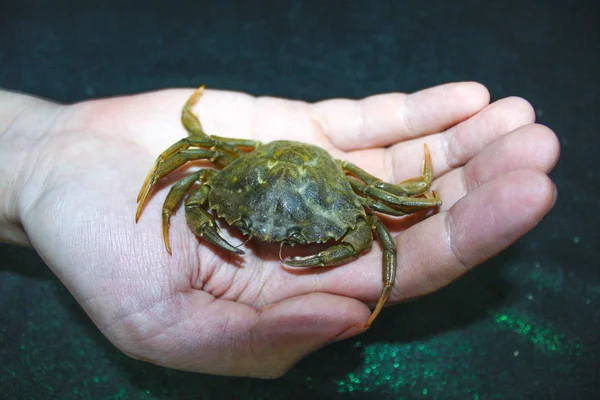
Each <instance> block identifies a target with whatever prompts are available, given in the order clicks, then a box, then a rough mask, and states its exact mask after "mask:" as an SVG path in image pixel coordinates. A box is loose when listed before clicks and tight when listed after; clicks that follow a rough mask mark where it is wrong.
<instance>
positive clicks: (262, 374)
mask: <svg viewBox="0 0 600 400" xmlns="http://www.w3.org/2000/svg"><path fill="white" fill-rule="evenodd" d="M209 298H210V300H209ZM182 307H183V308H184V309H183V311H182V320H181V321H180V322H179V323H178V324H177V325H175V326H173V327H170V328H169V329H167V330H166V331H165V332H164V333H163V334H161V335H155V336H153V337H152V339H151V341H154V343H151V341H148V340H146V341H144V343H145V344H146V345H149V344H150V345H152V346H154V347H155V349H160V351H161V353H162V356H159V357H156V356H154V358H153V359H150V360H149V361H153V362H155V363H157V364H161V365H165V366H169V367H171V368H177V369H181V370H187V371H194V372H204V373H211V374H217V375H229V376H251V377H259V378H276V377H278V376H281V375H282V374H283V373H285V372H286V371H287V370H288V369H289V368H291V367H292V366H293V365H294V364H295V363H296V362H298V361H299V360H300V359H302V358H303V357H305V356H306V355H308V354H309V353H311V352H313V351H315V350H317V349H318V348H320V347H322V346H324V345H325V344H327V343H330V342H332V341H336V340H341V339H344V338H347V337H350V336H353V335H356V334H358V333H360V332H362V329H361V328H360V327H362V326H363V325H364V323H365V321H366V320H367V319H368V317H369V310H368V308H367V307H366V306H365V305H364V304H363V303H361V302H360V301H357V300H355V299H350V298H345V297H340V296H335V295H330V294H323V293H311V294H308V295H305V296H299V297H294V298H290V299H286V300H282V301H281V302H279V303H275V304H272V305H269V306H267V307H264V308H263V309H261V310H260V311H257V310H256V309H254V308H253V307H250V306H248V305H244V304H240V303H235V302H231V301H227V300H219V299H217V300H214V299H213V298H212V296H209V295H208V294H206V293H204V292H201V291H197V290H194V291H192V292H189V293H186V294H185V302H184V303H183V304H182ZM146 353H147V354H156V350H150V351H147V352H146ZM135 356H136V355H134V357H135ZM138 358H140V357H139V356H138ZM141 358H145V359H147V360H148V358H147V357H143V356H142V357H141Z"/></svg>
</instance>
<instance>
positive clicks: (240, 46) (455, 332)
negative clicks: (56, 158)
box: [0, 0, 600, 400]
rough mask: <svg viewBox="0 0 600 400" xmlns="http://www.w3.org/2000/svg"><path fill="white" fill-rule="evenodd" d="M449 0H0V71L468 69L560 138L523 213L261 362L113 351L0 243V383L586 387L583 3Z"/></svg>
mask: <svg viewBox="0 0 600 400" xmlns="http://www.w3.org/2000/svg"><path fill="white" fill-rule="evenodd" d="M246 3H251V4H252V5H251V6H248V5H245V4H246ZM452 3H453V2H447V1H443V0H434V1H427V2H419V1H410V2H402V1H372V2H370V1H325V0H323V1H292V2H280V1H260V2H256V1H254V2H247V1H242V0H240V1H218V2H203V1H195V2H186V1H179V2H173V1H171V2H161V1H146V2H138V5H137V6H134V3H133V2H101V1H94V2H90V1H83V2H71V1H64V0H60V1H48V2H43V1H32V0H28V1H16V0H14V1H7V0H4V1H0V87H4V88H8V89H13V90H19V91H25V92H29V93H33V94H36V95H40V96H44V97H48V98H51V99H55V100H60V101H67V102H73V101H79V100H84V99H87V98H93V97H98V96H107V95H118V94H126V93H136V92H140V91H146V90H154V89H161V88H165V87H171V86H189V87H195V86H197V85H198V84H200V83H206V84H207V85H208V86H209V87H213V88H223V89H232V90H240V91H247V92H250V93H252V94H257V95H258V94H260V95H274V96H281V97H292V98H300V99H303V100H318V99H323V98H328V97H364V96H367V95H370V94H373V93H379V92H389V91H409V92H410V91H415V90H418V89H421V88H424V87H428V86H432V85H437V84H440V83H444V82H449V81H458V80H476V81H479V82H482V83H483V84H485V85H487V87H488V88H489V89H490V91H491V93H492V97H493V99H498V98H502V97H505V96H512V95H517V96H522V97H525V98H526V99H528V100H529V101H531V102H532V104H533V105H534V107H535V109H536V113H537V116H538V121H539V122H540V123H543V124H546V125H548V126H550V127H551V128H552V129H554V130H555V131H556V132H557V134H558V135H559V137H560V141H561V144H562V151H563V153H562V158H561V161H560V162H559V165H558V166H557V168H556V169H555V171H554V172H553V173H552V178H553V179H554V180H555V182H556V183H557V184H558V188H559V200H558V203H557V205H556V207H555V208H554V210H553V211H552V212H551V214H550V215H549V216H548V217H547V218H546V219H545V220H544V221H543V222H542V223H541V225H539V226H538V227H537V228H536V229H535V230H534V231H533V232H531V233H530V234H528V235H527V236H525V237H524V238H523V239H521V240H519V241H518V243H517V244H516V245H514V246H512V247H511V248H510V249H508V250H507V251H505V252H504V253H502V254H501V255H499V256H498V257H495V258H494V259H492V260H490V261H489V262H487V263H485V264H484V265H482V266H481V267H479V268H478V269H476V270H475V271H473V272H471V273H469V274H467V276H465V277H464V278H462V279H460V280H458V281H457V282H455V283H454V284H452V285H450V286H449V287H447V288H445V289H443V290H442V291H440V292H439V293H436V294H434V295H431V296H427V297H425V298H422V299H420V300H418V301H415V302H412V303H410V304H406V305H402V306H398V307H395V308H392V309H389V310H386V312H384V313H383V314H382V315H381V316H380V317H379V320H378V322H379V323H378V324H375V326H374V327H373V328H372V329H371V330H370V331H369V332H368V333H367V334H365V335H362V336H360V337H358V338H356V339H353V340H348V341H346V342H343V343H338V344H335V345H333V346H330V347H328V348H325V349H323V350H321V351H319V352H318V353H316V354H314V355H312V356H310V357H308V358H307V359H306V360H305V361H303V362H302V363H300V364H299V365H298V366H297V367H295V368H294V369H293V370H292V371H291V372H290V373H289V374H288V375H286V376H285V377H284V378H282V379H279V380H276V381H260V380H251V379H239V378H224V377H213V376H206V375H197V374H191V373H183V372H177V371H172V370H168V369H164V368H159V367H155V366H153V365H149V364H146V363H143V362H138V361H134V360H131V359H129V358H127V357H125V356H124V355H122V354H121V353H120V352H119V351H117V350H116V349H115V348H114V347H113V346H112V345H111V344H110V343H109V342H108V341H107V340H106V339H105V338H104V337H103V336H101V335H100V334H99V332H98V331H97V330H96V328H95V327H94V325H93V324H92V323H91V321H90V320H89V319H88V318H87V316H86V315H85V314H84V313H83V312H82V310H81V309H80V307H79V305H78V304H77V303H76V302H75V301H74V300H73V298H72V297H71V296H70V294H69V293H68V292H67V291H66V290H65V288H64V287H63V286H62V285H61V283H60V282H59V281H58V280H57V279H56V278H55V277H54V276H53V275H52V274H51V273H50V272H49V270H48V269H47V268H46V266H45V265H44V263H43V262H42V261H41V260H40V259H39V258H38V257H37V256H36V254H35V253H34V252H33V251H32V250H29V249H21V248H17V247H11V246H7V245H0V398H3V399H30V398H31V399H54V398H56V399H218V398H222V399H228V398H243V399H306V398H312V399H317V398H328V399H331V398H364V399H376V398H377V399H378V398H390V399H418V398H422V399H473V400H476V399H593V398H600V397H595V396H594V394H595V393H600V344H599V342H600V311H599V305H600V277H599V272H600V271H599V270H600V267H599V266H600V255H599V254H598V252H597V251H596V250H595V249H596V247H597V246H599V245H600V234H599V233H598V229H599V222H600V219H599V217H598V211H599V209H600V201H599V198H600V179H599V177H600V169H599V165H600V163H599V161H598V160H599V156H598V149H599V144H600V140H599V125H600V118H599V115H600V114H599V107H600V102H599V100H598V96H599V90H598V89H599V86H600V85H599V81H600V80H599V78H598V72H599V70H600V62H599V55H600V45H599V43H600V37H599V36H600V35H599V29H600V28H599V26H600V11H599V8H600V6H599V5H600V2H598V1H594V0H590V1H575V2H564V1H545V2H543V1H538V2H517V1H512V2H511V1H496V2H488V3H485V2H481V3H480V2H478V1H463V2H459V3H460V4H452ZM530 3H531V4H530ZM0 162H1V160H0Z"/></svg>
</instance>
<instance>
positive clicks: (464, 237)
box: [395, 170, 555, 299]
mask: <svg viewBox="0 0 600 400" xmlns="http://www.w3.org/2000/svg"><path fill="white" fill-rule="evenodd" d="M554 201H555V186H554V184H553V183H552V182H551V181H550V179H549V178H548V177H547V176H546V175H545V174H543V173H541V172H539V171H535V170H518V171H513V172H511V173H509V174H506V175H504V176H502V177H500V178H498V179H495V180H493V181H491V182H488V183H486V184H484V185H482V186H480V187H478V188H476V189H475V190H474V191H473V192H472V193H470V194H469V195H468V196H466V197H463V198H462V199H460V200H459V201H458V202H457V203H456V204H455V205H454V206H452V208H451V209H450V210H448V211H447V212H443V213H440V214H437V215H435V216H433V217H431V218H429V219H427V220H425V221H423V222H422V223H419V224H417V225H414V226H413V227H411V228H410V229H408V230H406V231H405V232H403V233H402V234H401V235H400V237H399V238H398V240H397V241H398V244H399V247H400V248H404V249H410V251H404V252H403V251H400V252H399V256H398V265H399V266H400V270H399V272H398V275H397V278H396V279H397V280H396V282H397V287H396V288H395V289H396V292H395V294H397V296H398V297H397V299H400V298H402V299H405V298H410V297H414V296H420V295H423V294H426V293H430V292H432V291H435V290H437V289H439V288H441V287H443V286H445V285H447V284H448V283H450V282H451V281H453V280H454V279H456V278H458V277H459V276H461V275H462V274H464V273H465V272H467V271H468V270H469V269H471V268H473V267H474V266H476V265H478V264H480V263H482V262H483V261H485V260H487V259H489V258H491V257H492V256H494V255H496V254H498V253H499V252H500V251H502V250H504V249H505V248H507V247H508V246H510V245H511V244H512V243H514V242H515V241H516V240H517V239H518V238H520V237H521V236H522V235H524V234H525V233H526V232H528V231H529V230H531V229H532V228H533V227H534V226H536V225H537V224H538V223H539V222H540V220H541V219H542V218H543V217H544V215H546V214H547V213H548V211H550V209H551V208H552V206H553V204H554Z"/></svg>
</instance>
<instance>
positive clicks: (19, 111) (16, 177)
mask: <svg viewBox="0 0 600 400" xmlns="http://www.w3.org/2000/svg"><path fill="white" fill-rule="evenodd" d="M56 109H57V107H56V105H55V104H53V103H50V102H48V101H45V100H42V99H39V98H36V97H33V96H28V95H24V94H20V93H15V92H9V91H5V90H0V241H1V242H9V243H14V244H19V245H26V246H27V245H30V242H29V239H28V237H27V234H26V232H25V230H24V229H23V226H22V224H21V205H22V201H23V200H24V199H23V196H22V194H23V187H24V185H25V183H26V181H27V179H28V177H27V172H26V170H29V171H31V169H30V168H24V167H25V166H26V165H27V164H28V163H31V162H32V153H33V152H32V150H33V149H35V147H36V144H37V143H39V139H40V137H41V136H42V135H43V134H44V132H45V131H46V127H47V126H48V120H46V121H44V120H43V118H48V115H49V113H50V112H51V111H52V110H56Z"/></svg>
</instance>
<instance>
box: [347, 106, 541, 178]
mask: <svg viewBox="0 0 600 400" xmlns="http://www.w3.org/2000/svg"><path fill="white" fill-rule="evenodd" d="M534 120H535V113H534V110H533V108H532V106H531V104H529V103H528V102H527V101H526V100H523V99H521V98H518V97H510V98H506V99H502V100H498V101H497V102H495V103H493V104H490V105H489V106H487V107H485V108H484V109H483V110H481V111H480V112H479V113H478V114H476V115H474V116H473V117H471V118H469V119H467V120H466V121H463V122H461V123H459V124H458V125H455V126H453V127H451V128H449V129H448V130H447V131H445V132H441V133H439V134H434V135H429V136H427V137H420V138H416V139H413V140H409V141H405V142H402V143H398V144H397V145H395V146H391V147H390V148H388V149H371V150H363V151H357V152H352V153H349V154H348V155H347V158H348V159H349V161H352V162H356V163H358V164H359V165H360V166H361V167H363V168H365V169H366V170H367V171H369V172H371V173H372V174H374V175H376V176H379V177H381V178H382V179H384V180H387V181H388V182H400V181H402V180H404V179H406V178H409V177H412V176H414V175H416V174H417V173H418V172H419V168H420V166H421V163H422V160H423V145H424V144H427V147H429V150H430V152H431V158H432V162H433V173H434V177H439V176H441V175H443V174H445V173H447V172H448V171H450V170H452V169H453V168H457V167H459V166H461V165H464V164H466V163H467V162H468V161H469V160H470V159H471V158H472V157H474V156H475V155H476V154H477V153H479V152H480V151H481V150H482V149H483V148H484V147H485V146H487V145H488V144H489V143H491V142H493V141H494V140H496V139H497V138H498V137H500V136H502V135H505V134H507V133H509V132H511V131H513V130H515V129H517V128H519V127H521V126H524V125H528V124H531V123H533V122H534Z"/></svg>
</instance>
